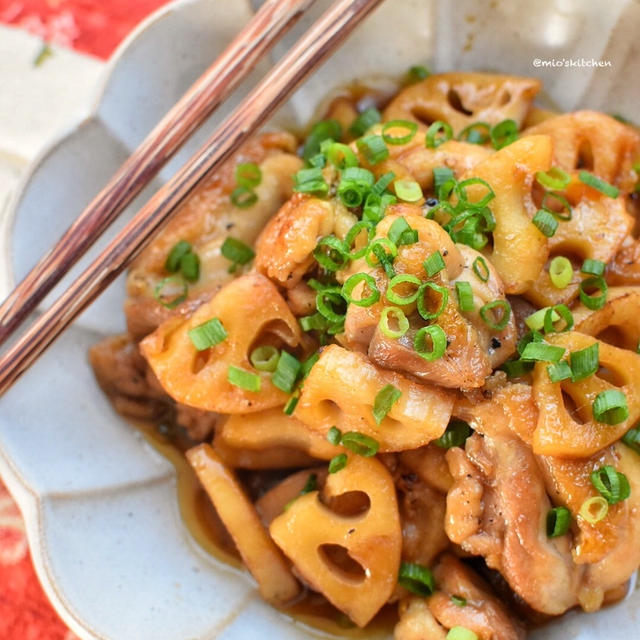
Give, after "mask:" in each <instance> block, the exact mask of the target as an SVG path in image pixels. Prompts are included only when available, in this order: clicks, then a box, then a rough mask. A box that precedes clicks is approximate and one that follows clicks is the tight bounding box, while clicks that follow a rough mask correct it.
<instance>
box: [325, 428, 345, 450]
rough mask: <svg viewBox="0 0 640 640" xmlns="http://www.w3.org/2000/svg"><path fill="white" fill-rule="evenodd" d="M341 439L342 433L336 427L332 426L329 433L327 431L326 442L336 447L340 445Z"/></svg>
mask: <svg viewBox="0 0 640 640" xmlns="http://www.w3.org/2000/svg"><path fill="white" fill-rule="evenodd" d="M341 438H342V431H340V429H338V427H336V426H333V427H331V429H329V431H327V440H328V441H329V442H330V443H331V444H333V445H335V446H337V445H339V444H340V439H341Z"/></svg>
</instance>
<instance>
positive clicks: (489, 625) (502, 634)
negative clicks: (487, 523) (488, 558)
mask: <svg viewBox="0 0 640 640" xmlns="http://www.w3.org/2000/svg"><path fill="white" fill-rule="evenodd" d="M433 575H434V578H435V581H436V585H437V589H438V590H437V591H436V592H435V593H434V594H433V595H432V596H431V597H430V598H429V600H428V606H429V610H430V611H431V613H432V614H433V616H434V618H435V619H436V620H437V621H438V622H439V623H440V624H441V625H443V626H444V627H446V628H447V629H451V628H453V627H465V628H466V629H469V630H470V631H473V632H474V633H475V634H476V635H477V636H478V640H524V637H525V631H524V628H523V626H522V624H521V623H520V622H519V621H518V620H516V619H515V618H513V617H512V616H511V615H510V614H509V612H508V611H507V608H506V607H505V606H504V605H503V604H502V603H501V602H500V600H499V599H498V597H497V596H496V595H495V594H494V593H493V592H492V590H491V587H490V586H489V585H488V584H486V583H485V582H484V581H483V580H482V579H480V577H479V576H478V575H476V574H475V573H474V572H473V571H472V570H471V569H470V568H469V567H467V566H466V565H465V564H463V563H462V562H460V560H458V559H457V558H455V557H454V556H452V555H449V554H446V555H444V556H443V557H442V558H441V559H440V561H439V562H438V564H437V565H436V566H435V567H434V569H433ZM454 596H455V597H456V598H457V599H458V601H457V602H454V601H453V600H452V597H454Z"/></svg>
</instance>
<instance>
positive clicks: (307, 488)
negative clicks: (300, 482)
mask: <svg viewBox="0 0 640 640" xmlns="http://www.w3.org/2000/svg"><path fill="white" fill-rule="evenodd" d="M317 488H318V476H317V475H316V474H315V473H310V474H309V477H308V478H307V481H306V482H305V483H304V487H302V489H301V490H300V495H301V496H304V495H306V494H307V493H311V492H312V491H315V490H316V489H317Z"/></svg>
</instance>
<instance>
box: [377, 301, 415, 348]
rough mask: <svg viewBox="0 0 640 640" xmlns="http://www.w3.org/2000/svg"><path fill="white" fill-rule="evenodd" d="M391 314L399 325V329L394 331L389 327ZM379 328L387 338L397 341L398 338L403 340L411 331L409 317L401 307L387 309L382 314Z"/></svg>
mask: <svg viewBox="0 0 640 640" xmlns="http://www.w3.org/2000/svg"><path fill="white" fill-rule="evenodd" d="M389 314H391V315H392V316H393V318H394V319H395V321H396V322H397V323H398V328H397V329H392V328H391V327H390V326H389ZM378 327H379V328H380V331H382V333H383V334H384V335H385V336H387V338H392V339H393V340H397V339H398V338H402V336H403V335H404V334H405V333H407V331H408V330H409V320H407V316H405V315H404V311H403V310H402V309H400V308H399V307H385V308H384V309H383V310H382V313H381V314H380V320H379V321H378Z"/></svg>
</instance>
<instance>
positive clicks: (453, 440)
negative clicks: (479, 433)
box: [433, 420, 472, 449]
mask: <svg viewBox="0 0 640 640" xmlns="http://www.w3.org/2000/svg"><path fill="white" fill-rule="evenodd" d="M471 433H472V432H471V427H470V426H469V424H468V423H467V422H465V421H464V420H452V421H451V422H450V423H449V425H448V426H447V430H446V431H445V432H444V433H443V434H442V435H441V436H440V437H439V438H438V439H437V440H434V441H433V443H434V444H435V445H437V446H438V447H440V448H442V449H451V447H461V446H462V445H463V444H464V443H465V442H466V441H467V438H468V437H469V436H470V435H471Z"/></svg>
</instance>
